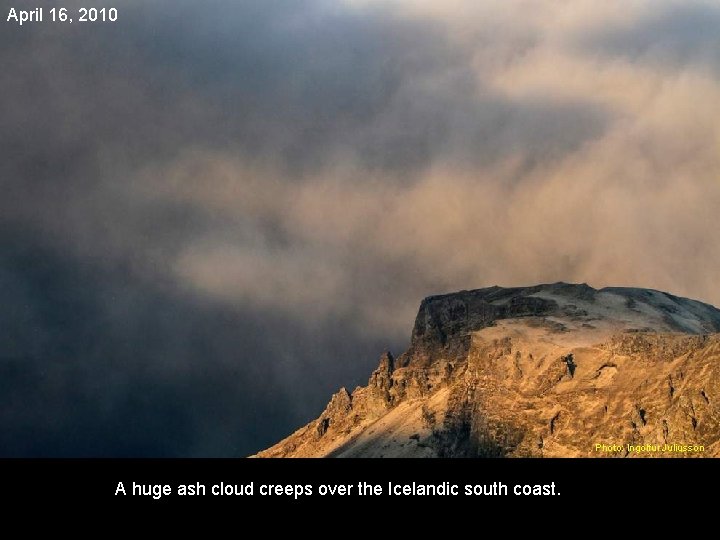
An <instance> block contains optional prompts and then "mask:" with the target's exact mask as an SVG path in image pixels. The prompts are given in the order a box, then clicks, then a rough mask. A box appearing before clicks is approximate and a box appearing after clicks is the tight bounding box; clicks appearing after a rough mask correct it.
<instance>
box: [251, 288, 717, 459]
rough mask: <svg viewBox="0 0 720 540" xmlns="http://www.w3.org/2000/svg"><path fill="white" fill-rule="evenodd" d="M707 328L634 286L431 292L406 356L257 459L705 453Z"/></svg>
mask: <svg viewBox="0 0 720 540" xmlns="http://www.w3.org/2000/svg"><path fill="white" fill-rule="evenodd" d="M718 332H720V310H718V309H716V308H714V307H713V306H710V305H708V304H703V303H701V302H697V301H694V300H688V299H685V298H679V297H676V296H673V295H670V294H667V293H662V292H659V291H653V290H647V289H632V288H605V289H600V290H596V289H593V288H592V287H590V286H588V285H585V284H582V285H572V284H566V283H556V284H552V285H538V286H534V287H524V288H501V287H490V288H486V289H479V290H475V291H462V292H459V293H455V294H449V295H442V296H432V297H429V298H426V299H425V300H423V301H422V303H421V305H420V309H419V312H418V315H417V318H416V320H415V325H414V327H413V330H412V335H411V342H410V346H409V348H408V350H407V351H406V352H405V353H403V354H401V355H400V356H399V357H398V358H394V357H393V356H392V355H391V354H390V353H385V354H384V355H383V356H382V357H381V359H380V364H379V366H378V368H377V369H376V370H375V371H374V372H373V373H372V375H371V376H370V379H369V381H368V385H367V386H365V387H361V388H356V389H355V390H353V392H352V393H349V392H347V390H345V389H344V388H343V389H341V390H340V391H339V392H338V393H337V394H335V395H334V396H333V397H332V399H331V401H330V403H329V404H328V406H327V407H326V409H325V411H323V413H322V414H321V415H320V417H319V418H318V419H317V420H315V421H313V422H311V423H310V424H308V425H307V426H305V427H303V428H301V429H300V430H298V431H297V432H295V433H294V434H293V435H291V436H290V437H288V438H287V439H285V440H284V441H281V442H280V443H278V444H276V445H275V446H273V447H271V448H269V449H267V450H265V451H263V452H260V453H259V454H258V456H260V457H293V456H298V457H299V456H337V457H352V456H358V457H386V456H408V457H480V456H512V457H522V456H626V455H643V456H649V455H664V456H686V455H701V456H717V455H720V334H718ZM688 447H689V448H691V449H692V448H695V447H697V450H694V451H688V450H687V448H688ZM700 447H703V448H702V451H700V450H699V448H700ZM638 448H641V450H637V449H638ZM683 448H685V449H684V450H683Z"/></svg>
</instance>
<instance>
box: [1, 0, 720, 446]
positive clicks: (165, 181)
mask: <svg viewBox="0 0 720 540" xmlns="http://www.w3.org/2000/svg"><path fill="white" fill-rule="evenodd" d="M543 4H544V7H545V8H546V9H529V8H528V4H527V2H523V1H521V0H514V1H511V2H496V1H494V0H493V1H488V2H484V3H476V2H465V1H460V0H458V1H456V2H442V3H440V2H434V1H430V0H427V1H420V2H410V1H403V0H400V1H396V2H379V1H354V2H345V3H338V2H326V1H322V0H312V1H309V2H292V1H289V0H272V1H262V2H260V1H248V2H242V3H235V2H222V1H215V2H205V3H202V4H197V3H194V2H185V1H181V2H165V1H161V2H154V3H153V4H152V5H151V6H148V5H146V3H142V2H135V1H129V2H126V3H125V5H124V6H123V7H122V9H121V10H120V11H121V13H120V14H121V20H120V22H119V23H118V24H115V25H103V26H82V27H81V26H80V25H77V26H75V25H73V27H72V28H69V27H62V26H56V25H49V24H45V25H37V26H34V27H23V28H14V27H11V26H8V25H6V26H5V27H4V29H3V30H4V31H3V33H2V35H0V51H1V52H0V59H1V60H2V65H3V68H4V76H3V78H2V80H1V81H0V95H1V96H2V100H1V101H0V116H1V117H2V118H3V121H4V122H3V125H2V127H1V128H0V144H1V145H2V148H3V149H4V150H3V151H4V159H3V160H2V161H0V188H1V189H2V197H0V239H2V240H1V241H2V245H3V249H2V251H0V299H2V303H3V305H4V309H3V310H2V312H1V313H0V328H1V329H2V333H1V334H0V336H2V337H1V338H0V359H1V360H0V368H1V369H2V372H3V377H2V380H3V381H4V383H3V387H2V388H1V389H0V424H1V425H2V427H3V429H2V430H0V431H1V432H2V433H3V436H2V437H3V438H2V440H0V449H4V450H0V453H3V454H5V455H163V456H168V455H245V454H247V453H251V452H253V451H256V450H258V449H260V448H263V447H265V446H268V445H269V444H270V443H271V442H273V441H274V440H276V439H278V438H280V437H281V436H283V435H285V434H287V433H289V432H290V431H292V429H293V428H296V427H297V426H298V425H300V424H301V423H303V422H304V421H306V420H308V419H309V418H311V417H313V416H314V415H316V414H317V413H318V412H319V411H320V410H321V409H322V407H323V405H324V403H325V402H326V400H327V398H328V396H329V394H330V393H331V392H332V391H334V390H335V389H336V388H337V387H339V386H341V385H345V386H349V387H352V386H354V385H355V384H363V383H364V379H365V378H366V376H367V374H368V373H369V372H370V369H371V368H372V367H373V366H374V364H375V362H376V359H377V356H378V355H379V353H380V352H382V350H383V349H385V348H391V349H394V350H396V351H397V350H398V349H401V348H402V347H404V346H405V344H406V340H407V336H408V334H409V331H410V327H411V324H412V320H413V316H414V312H415V309H416V307H417V305H418V304H419V302H420V300H421V298H422V297H424V296H427V295H429V294H435V293H439V292H446V291H452V290H458V289H467V288H473V287H481V286H488V285H493V284H501V285H521V284H530V283H536V282H552V281H558V280H564V281H577V282H589V283H591V284H592V285H594V286H605V285H634V286H645V287H653V288H658V289H662V290H667V291H669V292H672V293H675V294H681V295H685V296H690V297H693V298H697V299H700V300H704V301H707V302H711V303H715V304H718V303H720V290H718V288H717V284H716V283H715V281H714V280H713V277H714V276H713V275H712V272H711V270H710V269H712V268H714V267H717V266H718V264H719V263H720V248H719V247H718V245H717V242H715V241H714V238H713V235H712V232H713V231H714V230H716V229H717V228H718V225H719V224H718V219H719V218H718V217H717V213H716V211H715V209H716V208H717V207H718V203H720V183H718V180H717V178H718V172H719V171H720V163H719V162H718V161H719V158H718V156H719V155H720V154H718V148H720V133H719V130H720V128H719V127H718V125H717V122H715V121H714V119H713V117H712V114H708V113H709V111H713V110H715V109H716V108H717V107H716V106H715V105H716V104H717V103H718V101H720V83H719V82H718V77H717V70H716V69H715V68H716V67H717V66H716V65H715V64H714V63H713V62H714V60H713V59H715V58H717V56H718V52H720V51H718V47H720V45H719V44H718V42H717V40H715V39H714V38H713V37H712V36H711V35H710V33H708V32H707V31H705V30H703V31H700V32H699V33H698V32H691V31H690V30H689V29H690V27H691V26H694V25H692V24H691V23H692V21H695V20H696V19H698V18H700V19H702V20H714V19H713V17H715V18H716V17H717V10H716V9H715V8H713V7H712V6H711V5H710V4H708V3H705V2H683V3H682V4H678V3H677V2H674V1H669V0H668V1H665V2H649V1H638V2H634V3H632V4H629V5H628V6H627V8H626V11H625V12H624V13H623V14H618V13H617V10H614V9H611V8H610V7H608V6H604V5H602V6H600V5H597V2H585V1H580V2H572V3H569V2H546V3H543ZM678 14H680V15H678ZM620 15H622V16H620ZM683 21H685V22H683ZM706 26H707V25H705V26H703V25H701V29H702V28H705V29H706ZM708 67H709V68H710V69H708Z"/></svg>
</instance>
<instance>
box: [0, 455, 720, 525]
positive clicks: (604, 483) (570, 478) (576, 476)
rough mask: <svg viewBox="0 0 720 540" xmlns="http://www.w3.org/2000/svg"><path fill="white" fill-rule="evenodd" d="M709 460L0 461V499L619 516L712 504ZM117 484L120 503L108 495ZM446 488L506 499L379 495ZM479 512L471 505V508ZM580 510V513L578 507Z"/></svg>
mask: <svg viewBox="0 0 720 540" xmlns="http://www.w3.org/2000/svg"><path fill="white" fill-rule="evenodd" d="M719 463H720V462H718V461H717V460H699V459H698V460H689V459H632V460H621V459H592V460H590V459H552V460H533V459H524V460H492V459H486V460H409V459H406V460H397V459H389V460H321V459H294V460H225V459H214V460H212V459H211V460H204V459H195V460H187V459H177V460H174V459H164V460H161V459H157V460H73V459H70V460H4V461H2V462H0V471H1V473H2V478H3V482H2V491H3V495H4V496H5V497H6V498H7V500H11V501H12V502H11V506H12V505H18V506H20V507H26V508H29V507H32V508H37V507H38V505H40V506H41V507H43V506H48V507H49V506H57V505H61V506H65V505H70V506H78V505H79V506H84V505H91V506H97V505H99V506H102V507H103V508H104V509H106V510H113V509H117V510H128V509H130V510H151V511H154V510H163V509H173V508H185V509H191V508H214V509H223V510H238V511H241V510H242V511H248V510H252V509H258V510H271V511H274V510H281V509H284V510H292V509H295V510H302V511H303V512H304V511H312V510H313V509H320V508H327V507H328V505H332V506H333V507H340V508H345V509H357V508H360V507H361V506H362V507H365V506H370V507H375V506H376V507H377V508H388V509H389V508H394V507H396V506H397V505H401V506H404V505H405V504H406V503H410V504H412V505H414V506H415V507H428V508H430V507H436V508H443V507H446V506H447V505H454V506H457V505H463V506H466V505H468V504H470V505H471V507H477V508H478V509H481V508H488V507H490V506H492V507H503V506H505V505H510V507H512V508H517V507H524V506H527V505H530V506H532V507H536V508H558V509H569V508H571V507H576V506H578V505H581V506H585V508H586V509H587V510H592V508H595V509H596V510H598V511H599V509H601V508H614V509H618V510H619V509H622V508H625V510H628V509H632V508H636V507H639V506H644V505H646V503H648V502H652V503H658V504H663V505H665V504H673V505H675V504H676V503H681V502H683V501H685V502H688V501H690V502H692V501H700V500H703V499H705V498H709V499H706V500H713V498H714V497H713V494H714V492H715V486H714V482H713V481H712V480H711V479H712V478H713V477H715V474H716V473H717V472H719V469H718V464H719ZM251 481H252V482H255V495H253V496H213V495H210V487H211V486H212V485H213V484H219V483H220V482H224V483H226V484H247V483H249V482H251ZM360 481H363V482H369V483H373V484H381V485H382V487H383V493H384V494H383V495H381V496H368V495H366V496H358V495H357V487H355V488H354V489H353V494H352V495H350V496H337V495H336V496H327V495H326V496H320V495H318V494H317V491H318V489H317V488H318V486H319V485H320V484H340V483H343V484H355V485H356V486H357V483H358V482H360ZM118 482H123V483H124V486H125V489H126V490H127V492H128V495H127V496H122V495H117V496H116V495H115V494H114V493H115V490H116V487H117V484H118ZM133 482H136V483H138V484H169V485H171V486H172V488H173V494H172V495H169V496H163V497H161V498H160V499H159V500H155V499H153V498H152V497H150V496H132V495H130V493H131V490H132V484H133ZM196 482H200V483H203V484H205V485H206V489H207V495H205V496H193V497H191V496H185V497H182V496H178V495H176V494H175V490H176V487H177V486H178V485H179V484H190V483H196ZM388 482H393V483H411V482H417V483H426V484H431V483H432V484H439V483H441V482H450V483H453V484H458V485H459V486H460V491H461V493H462V490H463V486H464V485H465V484H492V483H493V482H503V483H505V484H507V485H508V486H509V490H508V491H509V495H507V496H465V495H459V496H434V497H432V496H424V497H421V496H415V497H413V496H389V495H387V483H388ZM551 482H555V485H556V491H557V492H558V493H559V495H557V496H515V495H512V488H513V486H514V485H516V484H550V483H551ZM260 484H311V485H312V486H313V488H314V489H313V495H311V496H302V497H300V498H297V499H295V498H294V497H293V496H287V495H273V496H260V495H259V494H258V491H259V490H258V488H259V485H260ZM478 505H479V506H478ZM587 505H590V506H587Z"/></svg>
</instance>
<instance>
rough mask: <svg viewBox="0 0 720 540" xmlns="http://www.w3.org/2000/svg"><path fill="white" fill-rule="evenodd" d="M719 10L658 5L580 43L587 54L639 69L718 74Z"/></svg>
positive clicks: (704, 4) (705, 5)
mask: <svg viewBox="0 0 720 540" xmlns="http://www.w3.org/2000/svg"><path fill="white" fill-rule="evenodd" d="M719 25H720V6H718V5H716V4H713V3H710V2H687V3H670V4H669V5H668V4H664V3H661V4H659V5H658V6H657V7H656V9H654V10H651V11H649V12H647V13H644V14H643V15H642V16H641V17H640V19H639V20H633V19H631V20H629V21H626V22H625V24H614V25H611V26H608V27H606V28H602V29H598V30H597V31H595V32H593V33H591V34H590V35H585V36H583V37H582V38H581V39H580V41H581V43H582V44H583V46H584V47H585V48H587V49H589V50H590V51H595V52H598V51H599V52H604V53H608V54H612V55H618V56H623V57H626V58H628V59H631V60H633V61H635V62H638V63H640V64H643V65H653V64H658V65H660V66H666V67H671V68H674V69H680V70H682V69H688V68H695V69H703V70H708V71H710V72H711V73H713V74H715V75H716V76H717V75H718V74H720V58H718V55H717V51H718V49H719V48H720V35H718V31H717V29H718V26H719Z"/></svg>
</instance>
